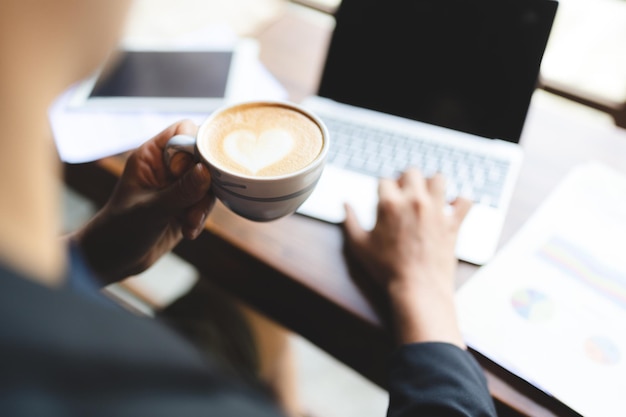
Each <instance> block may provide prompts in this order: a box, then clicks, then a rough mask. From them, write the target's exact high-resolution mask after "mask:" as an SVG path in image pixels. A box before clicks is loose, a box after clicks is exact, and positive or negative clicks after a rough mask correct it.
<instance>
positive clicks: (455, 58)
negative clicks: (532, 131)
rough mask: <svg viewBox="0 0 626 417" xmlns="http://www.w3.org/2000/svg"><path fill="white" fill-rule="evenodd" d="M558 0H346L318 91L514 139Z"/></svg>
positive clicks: (468, 129)
mask: <svg viewBox="0 0 626 417" xmlns="http://www.w3.org/2000/svg"><path fill="white" fill-rule="evenodd" d="M556 7H557V3H556V2H554V1H551V0H343V1H342V4H341V6H340V8H339V10H338V12H337V15H336V20H337V24H336V27H335V31H334V34H333V38H332V40H331V44H330V47H329V51H328V56H327V60H326V64H325V68H324V72H323V76H322V80H321V82H320V88H319V91H318V94H319V95H320V96H323V97H327V98H331V99H333V100H336V101H339V102H343V103H347V104H352V105H356V106H361V107H366V108H370V109H374V110H378V111H382V112H385V113H390V114H395V115H399V116H403V117H407V118H411V119H415V120H420V121H423V122H427V123H432V124H436V125H439V126H444V127H448V128H452V129H455V130H461V131H464V132H468V133H473V134H476V135H480V136H484V137H488V138H499V139H504V140H507V141H510V142H518V141H519V138H520V135H521V132H522V128H523V125H524V121H525V119H526V113H527V110H528V106H529V104H530V99H531V95H532V93H533V91H534V89H535V87H536V83H537V77H538V74H539V68H540V64H541V59H542V57H543V52H544V50H545V47H546V43H547V40H548V36H549V33H550V30H551V27H552V22H553V20H554V16H555V13H556Z"/></svg>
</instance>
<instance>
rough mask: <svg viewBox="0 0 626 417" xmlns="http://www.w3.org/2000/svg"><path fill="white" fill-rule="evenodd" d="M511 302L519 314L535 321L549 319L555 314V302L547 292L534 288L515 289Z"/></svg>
mask: <svg viewBox="0 0 626 417" xmlns="http://www.w3.org/2000/svg"><path fill="white" fill-rule="evenodd" d="M511 304H512V305H513V309H515V311H516V312H517V314H519V315H520V316H522V317H523V318H525V319H526V320H528V321H530V322H533V323H540V322H544V321H547V320H549V319H550V318H551V317H552V316H553V315H554V303H553V302H552V301H551V300H550V299H549V298H548V297H547V296H546V295H545V294H543V293H541V292H539V291H537V290H534V289H532V288H523V289H520V290H517V291H515V293H513V296H512V297H511Z"/></svg>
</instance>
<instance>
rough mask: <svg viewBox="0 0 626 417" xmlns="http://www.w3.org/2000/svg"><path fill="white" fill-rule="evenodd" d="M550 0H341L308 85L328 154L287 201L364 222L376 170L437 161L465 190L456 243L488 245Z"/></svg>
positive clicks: (474, 250) (515, 158)
mask: <svg viewBox="0 0 626 417" xmlns="http://www.w3.org/2000/svg"><path fill="white" fill-rule="evenodd" d="M556 6H557V3H556V2H555V1H552V0H477V1H474V2H467V1H466V0H343V1H342V3H341V6H340V8H339V10H338V12H337V14H336V26H335V30H334V32H333V36H332V39H331V43H330V46H329V50H328V55H327V58H326V63H325V67H324V71H323V75H322V79H321V82H320V87H319V90H318V94H317V95H315V96H311V97H308V98H306V99H305V100H304V101H303V102H302V104H303V106H305V107H307V108H309V109H311V110H312V111H313V112H315V113H316V114H317V115H318V116H319V117H320V118H321V119H322V120H323V121H324V122H325V123H326V125H327V127H328V129H329V132H330V143H331V146H330V152H329V163H328V165H327V167H326V169H325V172H324V174H323V175H322V178H321V179H320V182H319V184H318V185H317V187H316V190H315V191H314V193H313V194H312V195H311V197H309V199H308V200H307V201H306V202H305V203H304V204H303V205H302V206H301V207H300V209H299V210H298V212H299V213H301V214H304V215H307V216H311V217H315V218H318V219H321V220H324V221H328V222H333V223H339V222H342V221H343V220H344V217H345V214H344V208H343V204H344V202H348V203H350V204H351V205H352V206H353V207H354V208H355V210H356V211H357V215H358V217H359V220H360V221H361V224H362V225H363V226H364V227H366V228H371V227H373V226H374V224H375V222H376V204H377V201H378V198H377V184H378V178H380V177H396V176H397V175H398V174H399V173H400V172H401V171H403V170H404V169H406V168H407V167H409V166H415V167H417V168H419V169H421V170H422V172H424V174H425V175H426V176H431V175H433V174H434V173H436V172H441V173H443V174H444V175H445V176H446V178H447V180H448V190H447V193H448V199H449V200H450V201H452V200H453V199H454V198H455V197H456V196H458V195H463V196H466V197H470V198H472V199H473V201H474V202H475V204H474V206H473V207H472V209H471V211H470V213H469V214H468V217H467V218H466V220H465V222H464V223H463V226H462V228H461V231H460V235H459V240H458V243H457V248H456V254H457V256H458V258H459V259H461V260H464V261H467V262H471V263H474V264H478V265H481V264H484V263H486V262H487V261H488V260H489V259H490V258H491V257H492V256H493V255H494V253H495V251H496V248H497V245H498V241H499V239H500V234H501V230H502V226H503V224H504V220H505V216H506V212H507V209H508V206H509V202H510V200H511V196H512V193H513V190H514V187H515V183H516V180H517V177H518V174H519V170H520V166H521V163H522V158H523V151H522V148H521V146H520V145H519V144H518V142H519V138H520V135H521V132H522V128H523V125H524V121H525V118H526V113H527V111H528V106H529V103H530V99H531V96H532V93H533V91H534V89H535V85H536V82H537V77H538V73H539V67H540V63H541V59H542V57H543V52H544V49H545V46H546V43H547V40H548V36H549V33H550V30H551V27H552V22H553V20H554V16H555V13H556Z"/></svg>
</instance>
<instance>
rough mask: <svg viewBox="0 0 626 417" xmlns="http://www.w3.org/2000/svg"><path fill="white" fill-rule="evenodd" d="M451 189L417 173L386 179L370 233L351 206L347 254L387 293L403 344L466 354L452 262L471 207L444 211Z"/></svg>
mask: <svg viewBox="0 0 626 417" xmlns="http://www.w3.org/2000/svg"><path fill="white" fill-rule="evenodd" d="M445 194H446V185H445V179H444V178H443V176H441V175H435V176H434V177H432V178H428V179H426V178H424V176H423V175H422V174H421V173H420V172H419V171H417V170H415V169H409V170H407V171H406V172H404V173H403V174H402V175H401V176H400V177H399V179H398V180H391V179H381V180H380V183H379V190H378V195H379V203H378V211H377V216H378V217H377V222H376V226H375V227H374V229H373V230H372V231H370V232H368V231H366V230H364V229H363V228H362V227H361V226H360V225H359V223H358V221H357V219H356V216H355V214H354V211H353V209H352V208H351V207H350V206H346V220H345V223H344V226H345V233H346V239H347V245H348V249H349V253H350V254H351V255H352V256H353V257H354V259H355V260H356V261H357V262H358V263H359V264H360V265H361V266H363V268H364V270H365V271H366V272H367V275H368V276H369V278H370V279H372V280H374V281H375V282H376V283H377V284H378V285H380V286H381V287H382V288H383V289H385V290H386V292H387V294H388V295H389V297H390V301H391V308H392V317H393V319H394V325H395V331H396V335H397V340H398V342H399V343H401V344H403V343H412V342H425V341H440V342H449V343H453V344H456V345H458V346H460V347H464V343H463V339H462V337H461V334H460V331H459V328H458V324H457V321H456V313H455V308H454V273H455V270H456V265H457V260H456V257H455V255H454V248H455V244H456V239H457V234H458V230H459V227H460V225H461V223H462V221H463V219H464V218H465V216H466V214H467V212H468V211H469V209H470V207H471V202H470V201H469V200H466V199H463V198H459V199H456V200H454V201H453V202H452V203H451V207H452V210H444V207H445V206H446V202H445Z"/></svg>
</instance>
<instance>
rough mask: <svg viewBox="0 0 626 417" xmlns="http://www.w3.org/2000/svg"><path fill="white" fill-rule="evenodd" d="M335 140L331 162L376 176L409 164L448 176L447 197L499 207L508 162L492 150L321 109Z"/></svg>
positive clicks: (393, 174) (390, 173)
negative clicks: (465, 146) (366, 123)
mask: <svg viewBox="0 0 626 417" xmlns="http://www.w3.org/2000/svg"><path fill="white" fill-rule="evenodd" d="M320 117H321V118H322V120H323V121H324V123H325V124H326V126H327V128H328V131H329V132H330V136H331V138H332V145H331V147H330V148H329V154H328V158H329V159H328V160H329V162H330V163H332V164H334V165H336V166H339V167H341V168H344V169H348V170H352V171H356V172H359V173H362V174H366V175H370V176H374V177H391V178H393V177H397V176H398V175H399V173H400V172H402V171H404V170H405V169H406V168H408V167H416V168H419V169H420V170H421V171H422V172H423V173H424V175H425V176H427V177H429V176H432V175H434V174H435V173H437V172H440V173H442V174H443V175H444V176H445V177H446V180H447V196H446V197H447V199H448V201H452V200H453V199H454V198H456V197H457V196H459V195H462V196H464V197H466V198H471V199H472V200H473V201H474V202H476V203H479V204H483V205H487V206H491V207H497V206H498V204H499V202H500V195H501V193H502V191H503V188H504V182H505V178H506V175H507V170H508V169H509V166H510V163H509V161H506V160H504V159H497V158H494V157H493V156H491V155H485V154H481V153H476V152H471V151H468V150H464V149H459V148H455V147H452V146H448V145H442V144H438V143H434V142H432V141H428V140H424V139H422V138H419V137H415V136H410V135H404V134H398V133H397V132H388V131H385V130H382V129H373V128H371V127H366V126H362V125H358V124H355V123H351V122H348V121H345V120H339V119H334V118H332V117H327V116H326V117H325V116H324V115H320Z"/></svg>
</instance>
